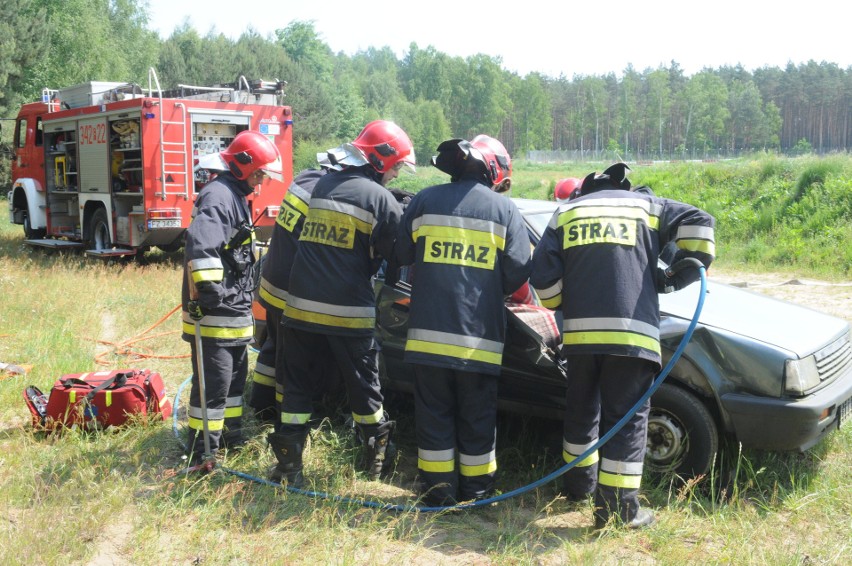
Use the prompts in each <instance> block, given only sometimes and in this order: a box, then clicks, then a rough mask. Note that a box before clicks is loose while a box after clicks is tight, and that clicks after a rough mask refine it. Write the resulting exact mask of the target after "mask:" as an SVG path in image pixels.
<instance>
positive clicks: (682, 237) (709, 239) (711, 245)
mask: <svg viewBox="0 0 852 566" xmlns="http://www.w3.org/2000/svg"><path fill="white" fill-rule="evenodd" d="M675 242H676V243H677V247H678V248H679V249H682V250H687V251H690V252H702V253H705V254H707V255H710V256H713V257H715V256H716V238H715V234H714V231H713V228H711V227H710V226H696V225H686V226H685V225H681V226H679V227H678V229H677V236H676V237H675Z"/></svg>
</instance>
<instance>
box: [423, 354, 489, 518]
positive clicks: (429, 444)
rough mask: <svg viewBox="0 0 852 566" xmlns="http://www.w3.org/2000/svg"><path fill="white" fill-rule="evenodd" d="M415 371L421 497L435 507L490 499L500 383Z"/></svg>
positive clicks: (473, 376)
mask: <svg viewBox="0 0 852 566" xmlns="http://www.w3.org/2000/svg"><path fill="white" fill-rule="evenodd" d="M414 368H415V387H414V402H415V413H414V416H415V426H416V431H417V449H418V458H417V467H418V473H419V476H420V484H421V485H420V489H421V492H422V493H424V494H425V495H426V497H427V501H431V502H435V503H439V504H452V503H453V502H454V501H468V500H471V499H477V498H482V497H486V496H488V495H489V494H490V492H491V491H492V490H493V488H494V478H495V475H496V472H497V457H496V452H495V450H496V444H497V379H498V377H497V376H496V375H485V374H480V373H471V372H463V371H454V370H451V369H446V368H439V367H433V366H425V365H419V364H417V365H415V366H414ZM456 450H458V453H456ZM456 458H458V469H457V468H456Z"/></svg>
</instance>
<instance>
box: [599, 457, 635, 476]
mask: <svg viewBox="0 0 852 566" xmlns="http://www.w3.org/2000/svg"><path fill="white" fill-rule="evenodd" d="M643 466H644V462H622V461H619V460H610V459H608V458H602V459H601V471H604V472H609V473H612V474H621V475H630V476H641V475H642V470H643Z"/></svg>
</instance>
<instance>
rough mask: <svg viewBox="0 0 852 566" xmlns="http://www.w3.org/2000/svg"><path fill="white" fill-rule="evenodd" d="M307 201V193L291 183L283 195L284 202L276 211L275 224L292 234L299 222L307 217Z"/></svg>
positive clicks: (308, 196)
mask: <svg viewBox="0 0 852 566" xmlns="http://www.w3.org/2000/svg"><path fill="white" fill-rule="evenodd" d="M309 200H310V195H309V194H308V192H307V191H306V190H304V189H303V188H301V187H300V186H299V185H297V184H296V183H293V184H292V185H290V188H289V189H288V190H287V194H286V195H284V200H282V201H281V209H280V210H279V211H278V217H277V218H276V219H275V222H276V223H277V224H278V225H279V226H281V227H282V228H284V229H285V230H287V231H288V232H292V231H293V230H294V229H295V228H296V225H297V224H298V223H299V220H301V219H302V218H304V217H305V216H307V214H308V201H309Z"/></svg>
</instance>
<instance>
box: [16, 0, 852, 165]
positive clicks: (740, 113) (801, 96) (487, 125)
mask: <svg viewBox="0 0 852 566" xmlns="http://www.w3.org/2000/svg"><path fill="white" fill-rule="evenodd" d="M282 13H286V11H282ZM0 15H2V18H0V37H3V38H4V39H3V40H2V41H0V116H2V117H4V118H9V117H14V115H15V112H16V109H17V106H18V105H19V104H20V103H21V102H27V101H32V100H36V99H38V97H39V95H40V93H41V89H42V88H44V87H48V88H60V87H64V86H70V85H74V84H79V83H82V82H86V81H91V80H96V81H127V82H131V83H138V84H140V85H142V86H143V87H146V88H147V86H148V82H149V73H148V69H149V68H152V67H153V68H154V69H156V72H157V75H158V77H159V81H160V85H161V86H162V87H163V88H164V89H165V88H172V87H176V86H177V85H180V84H183V85H212V84H217V83H229V82H234V81H235V80H236V79H237V78H238V77H239V76H241V75H242V76H245V77H247V78H250V79H269V80H271V79H280V80H285V81H287V83H288V85H287V88H286V101H285V102H286V104H289V105H290V106H292V107H293V111H294V115H295V125H294V130H293V131H294V139H295V142H296V148H297V157H298V154H299V153H303V154H305V155H308V154H310V152H312V151H314V150H315V149H316V148H318V147H323V146H327V144H329V143H338V142H339V141H341V140H345V139H352V138H353V137H354V136H355V135H357V133H358V131H359V130H360V128H361V127H362V126H363V125H364V124H365V123H366V122H367V121H369V120H372V119H375V118H384V119H391V120H394V121H396V122H398V123H399V124H400V125H401V126H402V127H403V128H404V129H405V130H406V131H407V132H408V133H409V134H410V136H411V138H412V140H413V141H414V142H415V146H416V151H417V154H418V157H419V159H420V161H423V162H425V161H427V160H428V158H429V156H431V154H432V153H434V150H435V147H436V146H437V144H438V143H439V142H440V141H442V140H444V139H447V138H449V137H468V138H469V137H471V136H473V135H475V134H478V133H487V134H490V135H492V136H496V137H498V138H499V139H500V140H501V141H503V143H504V144H505V145H506V146H507V148H508V149H509V151H510V152H511V153H512V154H513V155H515V156H518V157H520V156H526V157H535V156H543V157H545V158H551V157H552V156H554V155H557V156H569V157H575V158H577V159H588V158H594V157H613V158H620V159H628V160H651V159H672V158H678V159H680V158H703V159H707V158H718V157H725V156H732V155H740V154H743V153H749V152H758V151H768V152H783V153H792V154H796V153H805V152H810V151H814V152H818V153H828V152H834V151H848V150H849V149H850V146H852V67H850V68H846V69H843V68H840V67H839V66H838V65H837V64H835V63H831V62H825V61H822V62H816V61H809V62H808V63H805V64H799V65H794V64H792V63H790V64H788V65H787V66H786V67H785V68H783V69H782V68H778V67H763V68H760V69H756V70H753V71H749V70H746V69H744V68H742V67H740V66H736V67H721V68H716V69H711V68H705V69H704V70H702V71H700V72H698V73H696V74H694V75H691V76H687V75H686V74H685V73H684V72H683V70H682V69H681V68H680V66H679V65H678V64H677V62H675V61H672V62H671V63H670V65H668V66H660V67H659V68H654V69H652V68H647V69H642V70H639V69H634V68H633V67H632V66H631V65H630V64H629V63H627V62H626V67H625V68H624V69H623V70H621V71H620V72H619V73H616V72H611V71H609V72H604V73H603V74H600V75H574V76H572V77H566V76H559V77H550V76H545V75H543V74H540V73H530V74H528V75H526V76H519V75H518V74H516V73H512V72H509V71H506V70H505V69H503V68H502V66H501V60H500V59H499V58H498V57H494V56H491V55H488V54H477V55H473V56H470V57H465V58H461V57H452V56H449V55H447V54H445V53H442V52H439V51H437V50H436V49H435V48H433V47H431V46H428V47H425V48H423V47H420V46H418V45H417V44H415V43H412V44H410V46H409V48H408V50H407V51H406V52H405V53H404V54H403V56H402V58H398V57H397V56H396V55H395V53H394V52H393V50H392V49H390V48H389V47H373V48H369V49H366V50H364V51H360V52H358V53H356V54H354V55H346V54H343V53H334V52H332V50H331V48H330V47H329V46H328V45H327V44H326V43H325V42H324V41H323V40H322V39H321V38H320V36H319V34H318V33H317V32H316V30H315V29H314V26H313V23H312V22H310V21H292V22H289V21H282V22H281V28H280V29H278V30H277V31H276V32H275V33H274V34H270V35H269V36H267V37H262V36H261V35H260V34H258V33H257V32H256V31H254V30H252V29H251V28H249V29H247V30H246V31H245V32H244V33H243V34H242V35H241V36H240V37H239V38H238V39H236V40H233V39H230V38H228V37H226V36H224V35H222V34H217V33H214V32H208V33H207V34H206V35H201V34H199V32H198V31H197V30H195V29H194V28H193V27H192V25H191V23H190V22H186V23H184V25H183V26H181V27H179V28H177V29H175V30H174V31H173V32H172V34H171V35H170V36H169V37H168V38H166V39H162V38H160V37H159V36H158V35H157V33H155V32H154V31H151V30H150V29H149V28H148V22H149V19H148V13H147V4H146V3H145V2H144V0H0ZM264 17H270V16H268V15H265V16H264ZM282 20H283V17H282ZM376 41H377V42H381V35H380V34H377V37H376ZM577 56H580V55H577ZM602 71H604V70H602ZM4 135H5V136H8V135H9V134H8V132H6V131H5V130H4Z"/></svg>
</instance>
